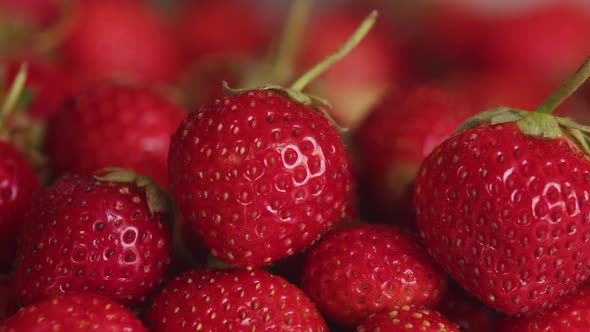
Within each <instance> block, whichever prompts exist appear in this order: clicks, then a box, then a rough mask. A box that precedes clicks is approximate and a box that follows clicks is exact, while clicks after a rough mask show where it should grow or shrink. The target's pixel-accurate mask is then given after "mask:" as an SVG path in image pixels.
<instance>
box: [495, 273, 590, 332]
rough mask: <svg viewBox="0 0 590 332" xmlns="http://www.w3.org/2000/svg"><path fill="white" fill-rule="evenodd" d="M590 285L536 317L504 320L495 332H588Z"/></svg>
mask: <svg viewBox="0 0 590 332" xmlns="http://www.w3.org/2000/svg"><path fill="white" fill-rule="evenodd" d="M589 286H590V284H588V283H586V284H585V285H582V286H581V287H580V288H579V289H577V290H576V291H575V292H574V293H573V294H570V295H568V296H566V297H564V298H563V299H562V300H561V301H559V303H557V305H556V306H555V307H554V308H552V309H550V310H547V311H544V312H540V313H538V314H536V315H532V316H525V317H521V318H506V319H504V320H503V321H500V323H499V324H498V326H497V328H496V331H497V332H570V331H571V332H584V331H590V288H589Z"/></svg>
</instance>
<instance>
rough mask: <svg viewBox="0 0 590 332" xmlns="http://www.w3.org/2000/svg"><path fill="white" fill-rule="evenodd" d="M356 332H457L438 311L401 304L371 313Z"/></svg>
mask: <svg viewBox="0 0 590 332" xmlns="http://www.w3.org/2000/svg"><path fill="white" fill-rule="evenodd" d="M357 331H358V332H459V328H458V327H457V326H456V325H455V324H453V323H451V322H449V320H448V319H446V318H445V317H444V316H443V315H441V314H440V312H438V311H436V310H432V309H419V308H413V307H410V306H407V305H406V306H401V307H398V308H395V309H392V310H383V311H381V312H379V313H377V314H373V315H371V316H370V317H369V318H368V319H367V321H365V322H364V323H363V324H362V325H360V326H358V327H357Z"/></svg>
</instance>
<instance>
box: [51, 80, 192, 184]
mask: <svg viewBox="0 0 590 332" xmlns="http://www.w3.org/2000/svg"><path fill="white" fill-rule="evenodd" d="M184 116H185V113H184V112H183V110H182V109H181V108H179V107H178V106H176V105H175V104H173V103H171V102H170V101H168V100H167V99H166V98H164V97H162V96H159V95H157V94H156V93H155V92H152V91H150V90H149V89H146V88H142V87H132V86H123V85H111V84H107V85H101V86H97V87H93V88H89V89H87V90H85V91H83V92H81V93H79V94H77V95H76V96H74V97H72V98H71V99H69V100H67V101H66V103H65V105H64V106H63V107H62V108H61V109H60V110H59V111H58V112H57V113H56V114H55V115H54V116H53V117H52V118H51V120H50V121H49V124H48V128H47V138H46V145H47V154H48V157H49V160H50V164H51V166H52V168H53V171H54V172H55V173H57V174H58V175H59V174H63V173H68V172H70V173H78V174H90V173H92V172H94V171H97V170H99V169H102V168H105V167H122V168H126V169H131V170H134V171H136V172H138V173H141V174H143V175H147V176H149V177H151V178H152V179H154V181H156V183H158V184H159V185H161V186H163V187H167V184H168V181H167V177H168V176H167V173H168V172H167V158H168V146H169V144H170V135H171V134H172V133H173V132H174V130H175V129H176V128H177V127H178V124H179V123H180V122H181V121H182V118H183V117H184Z"/></svg>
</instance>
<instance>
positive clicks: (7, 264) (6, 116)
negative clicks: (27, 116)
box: [0, 70, 40, 271]
mask: <svg viewBox="0 0 590 332" xmlns="http://www.w3.org/2000/svg"><path fill="white" fill-rule="evenodd" d="M17 76H18V77H17V78H16V79H15V81H14V82H13V84H12V85H11V88H10V89H9V92H8V94H7V95H6V96H2V97H3V98H2V99H3V100H2V102H1V103H0V271H8V270H9V269H10V268H11V266H12V263H13V260H14V257H15V253H16V246H17V244H16V236H17V234H18V232H19V229H20V227H21V225H22V222H23V218H24V215H25V213H26V212H27V210H28V208H29V206H30V204H31V199H32V196H33V194H34V193H35V192H36V191H38V190H39V189H40V188H39V187H40V185H39V180H38V179H37V176H36V175H35V173H34V172H33V169H32V167H31V164H30V163H29V161H28V160H27V159H26V158H25V155H24V154H23V153H21V151H19V149H17V147H16V146H15V145H13V144H12V142H11V141H12V139H13V138H14V137H13V131H12V129H14V128H13V127H12V125H11V124H10V123H9V122H10V120H11V119H12V117H11V114H10V113H11V112H12V111H13V109H14V103H15V102H16V99H17V95H18V94H19V92H18V91H19V90H22V88H23V85H24V81H26V71H23V70H21V71H20V72H19V74H18V75H17Z"/></svg>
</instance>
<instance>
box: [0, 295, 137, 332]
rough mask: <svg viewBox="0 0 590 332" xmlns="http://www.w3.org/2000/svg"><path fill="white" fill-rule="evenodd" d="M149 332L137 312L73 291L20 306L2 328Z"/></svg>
mask: <svg viewBox="0 0 590 332" xmlns="http://www.w3.org/2000/svg"><path fill="white" fill-rule="evenodd" d="M46 331H47V332H86V331H93V332H147V329H146V328H145V327H144V326H143V325H142V323H141V321H140V320H139V319H137V318H136V317H135V316H134V315H133V313H132V312H131V311H130V310H129V309H127V308H125V307H123V306H122V305H120V304H117V303H116V302H113V301H111V300H109V299H107V298H105V297H102V296H99V295H95V294H85V293H71V294H65V295H59V296H55V297H53V298H50V299H47V300H45V301H42V302H40V303H38V304H33V305H30V306H27V307H24V308H22V309H20V310H19V311H18V312H17V313H16V314H15V315H14V316H12V317H10V318H9V319H8V320H6V321H5V322H4V323H3V325H2V327H0V332H46Z"/></svg>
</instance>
